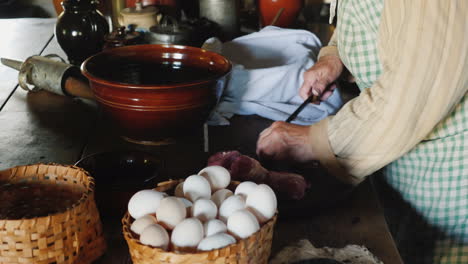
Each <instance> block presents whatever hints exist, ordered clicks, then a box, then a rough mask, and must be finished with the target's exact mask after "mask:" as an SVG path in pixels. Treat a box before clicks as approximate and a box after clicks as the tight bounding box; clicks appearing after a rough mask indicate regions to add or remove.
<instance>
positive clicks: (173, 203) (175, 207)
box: [156, 196, 187, 230]
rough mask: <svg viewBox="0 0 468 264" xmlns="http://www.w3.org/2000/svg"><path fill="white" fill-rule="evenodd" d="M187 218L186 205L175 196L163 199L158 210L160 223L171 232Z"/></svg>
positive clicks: (157, 216) (157, 214)
mask: <svg viewBox="0 0 468 264" xmlns="http://www.w3.org/2000/svg"><path fill="white" fill-rule="evenodd" d="M186 216H187V209H185V205H184V203H183V202H182V201H181V200H180V199H179V198H177V197H174V196H171V197H166V198H164V199H162V200H161V203H160V204H159V207H158V208H157V209H156V218H157V220H158V223H159V224H161V225H162V226H164V227H165V228H167V229H169V230H172V229H174V227H175V226H176V225H177V224H178V223H180V222H182V220H184V219H185V217H186Z"/></svg>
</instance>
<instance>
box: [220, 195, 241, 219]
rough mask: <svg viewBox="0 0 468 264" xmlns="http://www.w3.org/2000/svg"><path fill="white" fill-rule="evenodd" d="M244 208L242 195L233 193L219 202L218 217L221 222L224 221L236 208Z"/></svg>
mask: <svg viewBox="0 0 468 264" xmlns="http://www.w3.org/2000/svg"><path fill="white" fill-rule="evenodd" d="M244 208H245V200H244V197H242V196H240V195H233V196H230V197H228V198H227V199H226V200H224V202H223V203H222V204H221V207H220V208H219V219H220V220H221V221H223V222H226V221H227V219H228V218H229V216H230V215H231V214H232V213H234V212H235V211H237V210H241V209H244Z"/></svg>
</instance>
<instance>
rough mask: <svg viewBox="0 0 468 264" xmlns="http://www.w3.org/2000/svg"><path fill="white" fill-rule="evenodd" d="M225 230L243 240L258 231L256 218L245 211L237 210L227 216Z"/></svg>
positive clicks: (258, 226)
mask: <svg viewBox="0 0 468 264" xmlns="http://www.w3.org/2000/svg"><path fill="white" fill-rule="evenodd" d="M227 228H228V230H229V232H230V233H231V234H233V235H234V236H235V237H238V238H241V239H244V238H247V237H249V236H250V235H252V234H253V233H255V232H257V231H258V230H259V229H260V225H259V224H258V221H257V218H255V216H254V215H253V214H252V213H251V212H249V211H247V210H245V209H244V210H238V211H236V212H234V213H233V214H232V215H231V216H229V218H228V221H227Z"/></svg>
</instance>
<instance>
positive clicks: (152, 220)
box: [130, 215, 156, 235]
mask: <svg viewBox="0 0 468 264" xmlns="http://www.w3.org/2000/svg"><path fill="white" fill-rule="evenodd" d="M152 224H156V217H154V216H152V215H145V216H143V217H140V218H138V219H136V220H135V221H134V222H133V223H132V225H131V226H130V230H132V231H133V232H135V233H136V234H138V235H141V232H142V231H143V229H145V228H146V227H147V226H149V225H152Z"/></svg>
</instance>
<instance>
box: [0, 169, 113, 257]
mask: <svg viewBox="0 0 468 264" xmlns="http://www.w3.org/2000/svg"><path fill="white" fill-rule="evenodd" d="M0 181H1V183H3V184H4V185H5V183H6V184H8V185H14V184H23V185H24V184H25V183H26V184H31V186H34V185H33V184H36V185H37V184H40V185H42V186H49V187H54V186H55V188H57V186H59V187H66V188H67V189H65V190H70V192H73V193H75V194H76V195H77V199H76V200H71V203H72V204H71V206H70V207H67V208H66V209H63V210H64V211H58V212H56V213H52V214H48V215H45V216H39V217H31V218H28V217H25V218H21V219H11V220H10V218H8V220H6V219H0V263H34V264H52V263H54V264H61V263H66V264H69V263H70V264H72V263H80V264H87V263H91V262H93V261H94V260H96V259H97V258H98V257H99V256H101V255H102V254H103V253H104V251H105V249H106V243H105V240H104V237H103V232H102V225H101V221H100V218H99V213H98V211H97V208H96V204H95V201H94V180H93V178H91V177H90V176H89V174H88V173H87V172H86V171H84V170H83V169H81V168H78V167H74V166H61V165H54V164H50V165H45V164H35V165H29V166H19V167H14V168H11V169H7V170H4V171H0ZM26 192H30V193H31V194H30V196H31V197H34V194H35V193H37V189H36V190H35V189H34V187H31V188H30V190H26ZM63 195H67V192H63ZM46 196H47V192H43V193H41V194H40V195H36V196H35V197H34V199H36V200H41V199H47V197H46ZM12 199H13V198H12ZM73 201H75V202H74V203H73ZM25 206H27V203H26V204H25ZM49 206H50V207H51V208H52V209H53V207H54V204H50V205H49ZM33 209H34V208H31V209H27V210H31V211H32V210H33ZM49 209H50V208H49ZM57 210H59V209H57Z"/></svg>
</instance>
